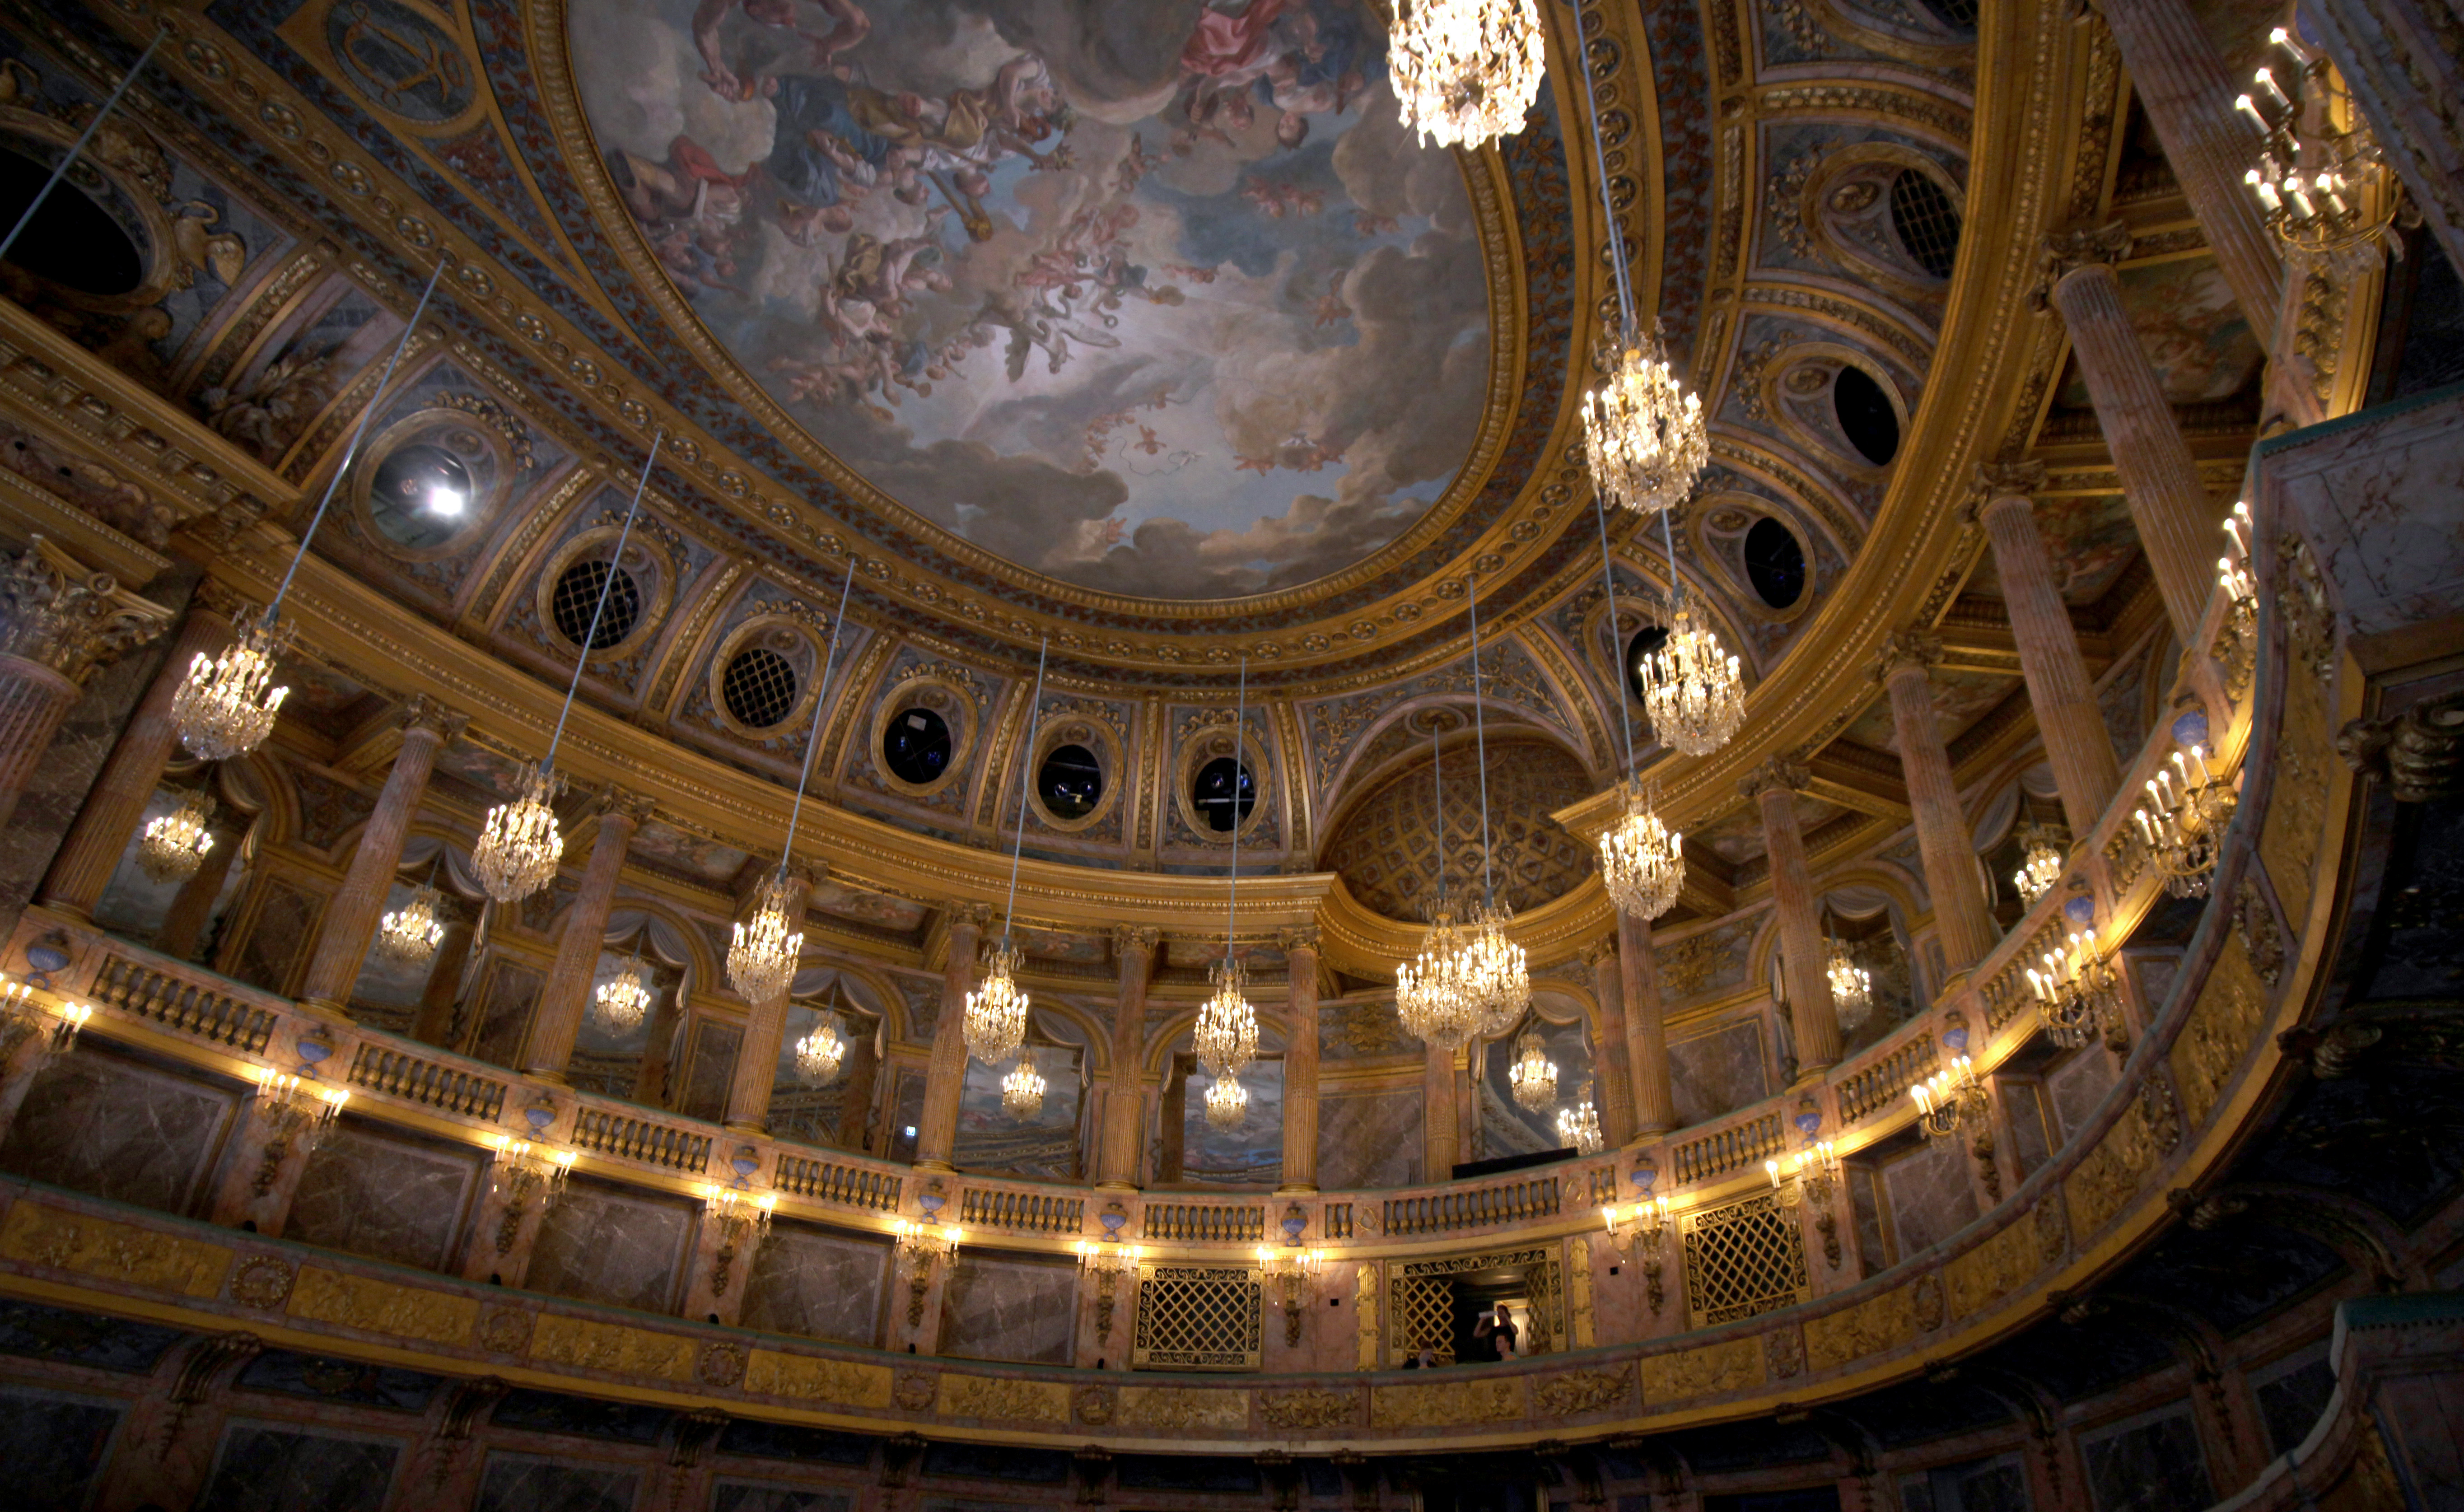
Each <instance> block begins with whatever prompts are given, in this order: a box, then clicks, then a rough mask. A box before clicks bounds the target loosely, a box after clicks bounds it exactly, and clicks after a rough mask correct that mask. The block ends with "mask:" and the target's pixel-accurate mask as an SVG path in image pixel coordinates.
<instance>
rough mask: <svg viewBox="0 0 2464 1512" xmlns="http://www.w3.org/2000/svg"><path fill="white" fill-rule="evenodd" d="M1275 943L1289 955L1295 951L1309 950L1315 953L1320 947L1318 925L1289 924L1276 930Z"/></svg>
mask: <svg viewBox="0 0 2464 1512" xmlns="http://www.w3.org/2000/svg"><path fill="white" fill-rule="evenodd" d="M1275 944H1276V945H1277V946H1278V947H1279V948H1280V949H1281V950H1282V951H1283V952H1284V953H1285V954H1287V955H1288V954H1290V953H1292V952H1294V951H1307V952H1309V953H1310V954H1312V955H1314V954H1316V953H1317V949H1318V927H1317V926H1316V925H1314V924H1294V925H1289V926H1287V927H1286V928H1284V929H1280V930H1277V931H1275Z"/></svg>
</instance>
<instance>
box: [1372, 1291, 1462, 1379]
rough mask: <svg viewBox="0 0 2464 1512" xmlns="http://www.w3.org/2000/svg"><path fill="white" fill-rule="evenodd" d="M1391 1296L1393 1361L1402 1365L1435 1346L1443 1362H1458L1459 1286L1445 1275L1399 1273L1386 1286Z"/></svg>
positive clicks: (1388, 1294) (1390, 1324)
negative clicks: (1456, 1343)
mask: <svg viewBox="0 0 2464 1512" xmlns="http://www.w3.org/2000/svg"><path fill="white" fill-rule="evenodd" d="M1386 1295H1387V1297H1388V1298H1389V1299H1390V1301H1389V1304H1388V1307H1387V1312H1386V1316H1387V1319H1388V1320H1389V1326H1390V1328H1391V1329H1392V1332H1390V1333H1389V1334H1388V1335H1387V1342H1388V1346H1389V1348H1391V1350H1392V1351H1393V1354H1394V1358H1393V1360H1392V1361H1391V1362H1390V1363H1391V1364H1395V1365H1400V1364H1402V1363H1403V1362H1404V1361H1405V1360H1407V1359H1409V1358H1411V1357H1412V1356H1413V1355H1414V1354H1415V1353H1417V1352H1419V1350H1421V1349H1423V1348H1429V1349H1435V1350H1436V1351H1437V1353H1438V1363H1439V1364H1440V1365H1452V1364H1454V1363H1455V1289H1454V1287H1453V1285H1452V1284H1451V1283H1449V1282H1447V1280H1446V1279H1445V1278H1444V1277H1442V1276H1397V1277H1396V1278H1395V1279H1394V1281H1393V1282H1391V1283H1389V1285H1388V1286H1387V1288H1386Z"/></svg>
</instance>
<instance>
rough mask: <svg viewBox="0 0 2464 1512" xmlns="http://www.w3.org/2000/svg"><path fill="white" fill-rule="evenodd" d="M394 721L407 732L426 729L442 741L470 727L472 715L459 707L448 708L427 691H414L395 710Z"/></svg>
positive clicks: (404, 732)
mask: <svg viewBox="0 0 2464 1512" xmlns="http://www.w3.org/2000/svg"><path fill="white" fill-rule="evenodd" d="M394 722H395V723H396V724H399V725H400V726H401V727H402V731H403V734H409V733H410V732H411V731H413V730H426V731H429V732H430V733H431V734H434V735H435V736H436V738H437V740H438V741H439V743H442V742H444V741H447V740H451V739H452V738H453V737H454V736H455V735H458V734H461V733H462V732H463V730H464V729H466V728H468V727H469V725H470V723H471V716H470V715H469V714H466V713H464V712H461V711H460V710H458V709H448V708H446V707H445V706H444V705H443V704H440V703H438V702H437V701H436V700H435V699H433V698H430V697H429V696H428V695H427V694H426V693H413V694H411V695H410V696H409V697H408V698H406V699H404V700H403V701H402V706H401V707H400V708H398V709H396V710H395V711H394Z"/></svg>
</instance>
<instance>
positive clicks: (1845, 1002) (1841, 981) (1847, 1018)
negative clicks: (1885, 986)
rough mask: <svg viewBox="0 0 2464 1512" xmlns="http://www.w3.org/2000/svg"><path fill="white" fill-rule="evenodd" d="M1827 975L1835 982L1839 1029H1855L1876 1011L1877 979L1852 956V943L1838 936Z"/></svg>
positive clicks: (1833, 992) (1833, 940) (1834, 938)
mask: <svg viewBox="0 0 2464 1512" xmlns="http://www.w3.org/2000/svg"><path fill="white" fill-rule="evenodd" d="M1824 975H1827V976H1828V977H1830V979H1831V1004H1832V1006H1833V1007H1834V1008H1836V1009H1837V1010H1838V1013H1839V1027H1840V1028H1842V1029H1854V1028H1856V1027H1857V1026H1858V1025H1859V1024H1860V1023H1863V1022H1864V1021H1865V1016H1866V1015H1867V1014H1869V1013H1872V1012H1873V1011H1874V976H1873V974H1872V973H1871V972H1868V971H1866V970H1865V968H1863V967H1862V966H1859V965H1858V964H1857V957H1856V956H1855V955H1853V954H1851V953H1849V950H1848V942H1847V941H1846V940H1843V939H1841V938H1839V937H1838V936H1837V935H1836V934H1835V935H1833V936H1832V937H1831V950H1830V958H1829V960H1828V961H1827V962H1826V963H1825V965H1824Z"/></svg>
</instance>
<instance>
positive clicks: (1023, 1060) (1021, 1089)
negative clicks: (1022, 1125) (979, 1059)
mask: <svg viewBox="0 0 2464 1512" xmlns="http://www.w3.org/2000/svg"><path fill="white" fill-rule="evenodd" d="M1001 1111H1002V1112H1005V1113H1007V1114H1008V1115H1009V1116H1010V1117H1012V1118H1033V1117H1034V1116H1035V1115H1036V1114H1038V1113H1041V1112H1043V1111H1044V1073H1043V1072H1041V1071H1039V1070H1037V1069H1036V1068H1035V1059H1034V1057H1033V1055H1032V1054H1031V1053H1030V1052H1028V1051H1027V1050H1025V1049H1023V1048H1022V1049H1021V1050H1020V1051H1019V1053H1018V1064H1016V1065H1014V1066H1011V1067H1010V1068H1009V1075H1007V1076H1005V1077H1002V1078H1001Z"/></svg>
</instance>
